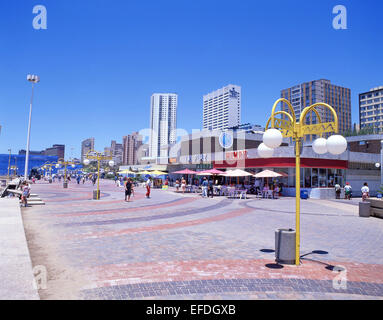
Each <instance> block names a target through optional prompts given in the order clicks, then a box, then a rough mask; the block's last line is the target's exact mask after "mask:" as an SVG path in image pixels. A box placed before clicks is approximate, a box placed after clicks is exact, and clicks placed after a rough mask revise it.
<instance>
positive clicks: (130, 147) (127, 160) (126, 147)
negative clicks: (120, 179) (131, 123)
mask: <svg viewBox="0 0 383 320" xmlns="http://www.w3.org/2000/svg"><path fill="white" fill-rule="evenodd" d="M141 145H142V136H141V135H139V133H138V132H133V133H132V134H129V135H127V136H124V137H123V138H122V163H123V164H124V165H136V164H138V149H139V148H140V147H141Z"/></svg>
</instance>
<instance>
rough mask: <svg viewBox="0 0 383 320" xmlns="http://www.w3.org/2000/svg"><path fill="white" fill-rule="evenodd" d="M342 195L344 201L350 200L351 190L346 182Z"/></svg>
mask: <svg viewBox="0 0 383 320" xmlns="http://www.w3.org/2000/svg"><path fill="white" fill-rule="evenodd" d="M344 195H345V198H346V199H348V200H351V197H352V188H351V186H350V184H349V183H348V182H346V185H345V186H344Z"/></svg>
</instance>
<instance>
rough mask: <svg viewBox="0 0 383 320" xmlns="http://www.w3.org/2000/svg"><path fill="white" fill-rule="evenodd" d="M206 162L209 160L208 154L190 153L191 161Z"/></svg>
mask: <svg viewBox="0 0 383 320" xmlns="http://www.w3.org/2000/svg"><path fill="white" fill-rule="evenodd" d="M201 161H202V162H204V161H207V154H206V153H204V154H194V155H189V162H191V163H195V162H201Z"/></svg>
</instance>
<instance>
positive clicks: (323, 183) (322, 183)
mask: <svg viewBox="0 0 383 320" xmlns="http://www.w3.org/2000/svg"><path fill="white" fill-rule="evenodd" d="M326 171H327V170H326V169H319V188H326V187H327V172H326Z"/></svg>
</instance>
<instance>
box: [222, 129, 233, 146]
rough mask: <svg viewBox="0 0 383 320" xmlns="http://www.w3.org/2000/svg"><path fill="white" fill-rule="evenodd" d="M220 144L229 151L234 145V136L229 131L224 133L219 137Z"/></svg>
mask: <svg viewBox="0 0 383 320" xmlns="http://www.w3.org/2000/svg"><path fill="white" fill-rule="evenodd" d="M219 144H220V145H221V147H222V148H224V149H229V148H231V146H232V145H233V135H232V134H231V133H229V132H227V131H225V132H222V133H221V135H220V136H219Z"/></svg>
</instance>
